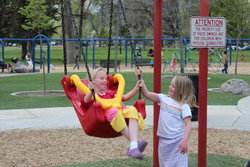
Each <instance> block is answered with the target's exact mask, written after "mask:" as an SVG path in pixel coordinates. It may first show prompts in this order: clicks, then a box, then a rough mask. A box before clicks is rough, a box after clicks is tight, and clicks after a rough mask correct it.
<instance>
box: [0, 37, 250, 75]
mask: <svg viewBox="0 0 250 167" xmlns="http://www.w3.org/2000/svg"><path fill="white" fill-rule="evenodd" d="M40 40H42V43H43V45H42V47H40V45H39V41H40ZM65 40H66V41H77V40H78V39H65ZM80 40H81V41H82V42H83V43H84V46H83V47H84V50H85V54H86V57H87V60H88V63H90V64H91V68H92V69H94V68H95V65H96V64H98V63H99V61H100V60H101V59H103V58H101V57H106V54H105V53H106V50H107V49H106V48H107V47H106V44H107V43H108V39H80ZM130 40H132V41H133V42H134V43H135V44H134V45H135V52H136V51H137V50H136V49H139V48H140V49H141V50H142V58H151V60H152V61H153V57H147V52H148V51H149V50H150V49H152V48H153V47H152V45H153V44H152V42H153V38H132V39H128V38H121V39H112V43H115V42H116V41H118V42H119V55H118V57H117V58H118V59H119V60H120V61H121V64H124V65H125V67H127V66H129V65H130V64H131V63H132V62H134V61H133V60H134V57H133V56H132V50H131V46H130V44H129V41H130ZM178 40H179V39H170V38H163V39H161V41H162V44H163V46H162V53H163V58H162V64H163V65H164V68H163V72H170V73H172V72H173V71H171V70H170V68H169V67H170V62H171V58H172V55H173V53H174V54H176V58H177V67H176V69H177V70H176V71H175V73H176V72H178V71H179V69H180V49H179V48H176V46H177V43H178ZM242 40H244V41H249V40H250V39H242ZM25 41H27V42H28V41H29V42H32V48H33V49H32V56H33V57H32V60H33V61H35V60H36V59H38V60H37V61H39V62H40V67H39V68H40V69H41V68H42V61H43V52H44V51H45V54H46V55H45V57H46V61H47V62H46V63H47V64H46V67H47V68H46V69H47V73H50V68H49V67H50V64H51V60H52V59H53V58H54V57H55V54H58V53H55V52H53V49H54V48H57V50H62V47H61V43H62V41H63V40H62V39H49V38H48V37H46V36H44V35H37V36H36V37H34V38H31V39H13V38H10V39H8V38H6V39H0V46H1V54H0V55H1V58H2V59H3V60H4V59H5V58H7V59H10V58H11V57H13V55H8V54H6V50H9V48H10V47H9V46H8V43H20V42H25ZM183 41H188V39H184V40H183ZM232 41H235V39H227V43H228V44H229V46H231V45H230V44H232ZM183 44H185V48H184V53H185V54H184V64H185V67H187V69H186V70H185V71H186V72H195V71H197V68H198V64H199V63H198V61H199V58H198V49H190V48H189V45H188V42H183ZM37 46H38V47H37ZM5 48H6V49H5ZM12 48H14V47H12ZM15 48H17V49H19V50H20V49H21V47H19V46H18V45H17V46H16V47H15ZM225 49H226V48H225ZM112 50H113V53H112V55H111V59H115V55H114V52H115V48H114V46H112ZM210 50H214V53H215V54H212V52H209V62H208V65H209V71H211V72H213V73H217V72H219V71H220V69H221V67H222V64H221V63H220V51H222V50H223V49H213V48H211V49H210ZM20 55H21V50H20ZM20 55H14V56H15V57H18V56H20ZM57 57H58V56H57ZM61 59H62V58H61ZM229 60H230V62H232V48H231V47H230V48H229ZM131 65H133V64H131ZM34 68H35V66H34ZM35 71H36V70H35V69H33V72H35Z"/></svg>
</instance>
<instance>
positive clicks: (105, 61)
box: [96, 60, 121, 70]
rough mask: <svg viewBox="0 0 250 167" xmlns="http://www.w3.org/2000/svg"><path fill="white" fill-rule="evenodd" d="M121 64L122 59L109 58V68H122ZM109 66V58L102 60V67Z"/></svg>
mask: <svg viewBox="0 0 250 167" xmlns="http://www.w3.org/2000/svg"><path fill="white" fill-rule="evenodd" d="M115 63H116V64H115ZM115 65H116V66H115ZM120 65H121V60H109V68H119V70H120ZM107 66H108V60H100V67H102V68H107ZM97 67H98V66H96V68H97Z"/></svg>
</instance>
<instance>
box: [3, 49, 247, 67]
mask: <svg viewBox="0 0 250 167" xmlns="http://www.w3.org/2000/svg"><path fill="white" fill-rule="evenodd" d="M151 48H152V47H151ZM36 49H37V51H36V59H38V58H39V46H37V47H36ZM149 49H150V47H148V48H146V49H144V50H142V57H143V58H145V57H147V52H148V50H149ZM43 50H44V51H46V52H47V47H43ZM221 51H223V49H215V52H214V53H215V54H214V55H212V54H209V59H208V60H209V62H210V63H212V62H219V61H220V52H221ZM84 52H85V54H86V50H85V48H84ZM130 53H131V50H128V57H127V58H128V62H131V56H130ZM162 53H163V58H162V61H169V60H171V57H172V55H173V54H175V55H176V58H177V60H180V49H178V48H163V49H162ZM241 54H244V55H245V57H246V61H247V62H250V50H239V55H241ZM198 55H199V52H198V50H197V49H196V50H188V51H187V52H186V62H187V63H189V62H198V59H199V58H198V57H199V56H198ZM228 55H230V54H229V52H228ZM235 55H236V51H235V50H233V51H232V62H234V61H235ZM12 57H21V47H5V60H6V62H9V63H11V61H10V59H11V58H12ZM50 57H51V63H52V64H62V60H63V47H62V46H53V47H51V56H50ZM107 57H108V48H107V47H95V61H96V62H99V60H100V59H107ZM117 57H118V59H120V60H121V62H122V63H124V62H125V48H124V47H123V48H121V52H120V50H118V56H117ZM114 58H115V49H114V47H112V48H111V59H114ZM151 59H152V60H153V58H151ZM88 61H89V62H91V61H92V47H89V48H88ZM239 61H240V60H239Z"/></svg>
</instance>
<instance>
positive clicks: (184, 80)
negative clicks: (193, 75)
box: [173, 76, 197, 107]
mask: <svg viewBox="0 0 250 167" xmlns="http://www.w3.org/2000/svg"><path fill="white" fill-rule="evenodd" d="M173 82H174V85H175V95H174V99H175V100H176V101H177V102H179V103H180V104H185V103H187V104H189V106H190V107H197V105H196V97H195V94H194V91H195V90H194V86H193V82H192V81H191V80H190V79H189V78H188V77H186V76H175V77H174V78H173Z"/></svg>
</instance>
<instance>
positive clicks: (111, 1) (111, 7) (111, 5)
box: [107, 0, 114, 75]
mask: <svg viewBox="0 0 250 167" xmlns="http://www.w3.org/2000/svg"><path fill="white" fill-rule="evenodd" d="M113 7H114V2H113V0H110V19H109V43H108V62H107V75H108V74H109V62H110V54H111V51H110V49H111V42H112V21H113Z"/></svg>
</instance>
